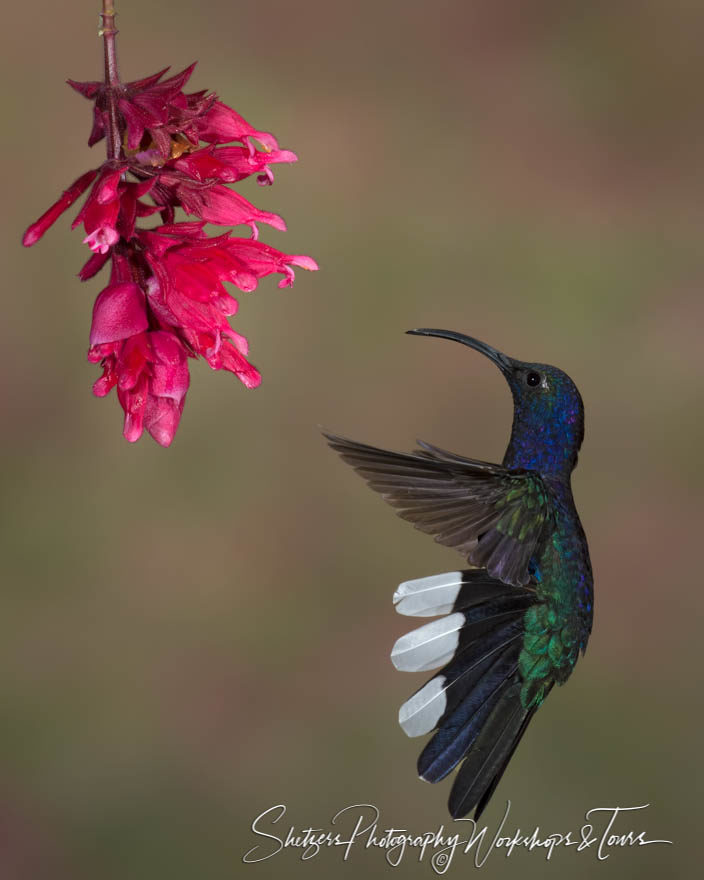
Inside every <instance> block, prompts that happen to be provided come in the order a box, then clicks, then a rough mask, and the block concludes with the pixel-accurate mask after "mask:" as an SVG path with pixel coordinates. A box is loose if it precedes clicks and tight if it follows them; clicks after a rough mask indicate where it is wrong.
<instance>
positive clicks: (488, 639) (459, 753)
mask: <svg viewBox="0 0 704 880" xmlns="http://www.w3.org/2000/svg"><path fill="white" fill-rule="evenodd" d="M535 601H536V597H535V593H534V592H533V591H531V590H529V589H520V588H515V587H507V586H506V584H503V583H501V582H500V581H497V580H495V579H493V578H491V577H489V576H488V575H487V573H486V572H485V571H483V570H472V571H463V572H450V573H448V574H446V575H434V576H432V577H429V578H422V579H419V580H415V581H407V582H406V583H404V584H401V586H400V587H399V588H398V590H397V591H396V595H395V596H394V602H395V603H396V606H397V610H398V611H400V612H401V613H403V614H410V615H414V616H425V615H428V616H431V615H438V614H443V615H446V616H443V617H439V618H437V619H436V620H434V621H432V623H429V624H426V625H425V626H423V627H420V628H419V629H417V630H414V631H412V632H410V633H407V634H406V635H405V636H403V637H402V638H401V639H399V640H398V642H397V643H396V645H395V646H394V650H393V652H392V659H393V661H394V664H395V665H396V666H397V668H399V669H403V670H408V671H413V670H414V669H432V668H433V667H434V666H440V665H442V664H445V665H444V666H443V668H442V669H441V670H440V672H439V673H438V674H436V675H435V676H433V678H431V679H430V680H429V681H428V682H426V684H425V685H424V686H423V687H422V688H420V690H419V691H417V692H416V693H415V694H414V695H413V696H412V697H411V698H410V699H409V700H407V701H406V703H404V705H403V706H402V707H401V711H400V713H399V721H400V723H401V726H402V727H403V729H404V730H405V731H406V733H407V734H408V735H409V736H420V735H422V734H424V733H428V732H429V731H431V730H433V729H435V730H436V733H435V735H434V736H433V737H432V739H431V740H430V741H429V742H428V743H427V745H426V747H425V748H424V749H423V751H422V753H421V755H420V757H419V759H418V772H419V774H420V776H421V778H423V779H425V780H427V781H428V782H438V781H439V780H441V779H443V778H444V777H445V776H447V774H448V773H450V772H451V771H452V770H453V769H454V768H455V767H457V765H458V764H459V763H460V762H461V761H463V759H464V762H463V763H462V766H461V767H460V770H459V772H458V774H457V777H456V778H455V782H454V785H453V787H452V792H451V795H450V801H449V808H450V813H451V814H452V816H453V817H455V818H459V817H461V816H465V815H466V814H467V813H469V812H470V811H471V810H473V809H475V808H476V813H475V819H476V818H478V817H479V815H480V814H481V812H482V810H483V809H484V807H485V806H486V805H487V803H488V802H489V799H490V798H491V796H492V794H493V793H494V790H495V789H496V786H497V785H498V784H499V781H500V779H501V776H502V775H503V772H504V770H505V769H506V767H507V765H508V763H509V761H510V759H511V756H512V755H513V752H514V750H515V749H516V746H517V745H518V742H519V741H520V739H521V737H522V735H523V733H524V731H525V729H526V727H527V725H528V723H529V721H530V719H531V717H532V716H533V713H534V711H535V709H530V710H527V709H524V707H523V705H522V703H521V697H520V691H521V680H520V677H519V673H518V658H519V654H520V652H521V649H522V646H523V636H524V633H525V630H524V625H523V618H524V615H525V612H526V609H527V608H528V607H529V606H530V605H533V604H535ZM448 612H449V613H448Z"/></svg>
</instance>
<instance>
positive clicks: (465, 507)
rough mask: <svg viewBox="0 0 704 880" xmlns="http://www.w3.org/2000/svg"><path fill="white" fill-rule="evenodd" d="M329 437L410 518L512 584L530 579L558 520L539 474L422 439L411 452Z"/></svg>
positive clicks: (364, 475) (402, 513) (327, 435)
mask: <svg viewBox="0 0 704 880" xmlns="http://www.w3.org/2000/svg"><path fill="white" fill-rule="evenodd" d="M325 436H326V438H327V440H328V442H329V444H330V446H331V447H332V448H333V449H334V450H335V451H336V452H338V453H339V454H340V456H341V457H342V459H343V460H344V461H346V462H347V463H348V464H349V465H351V466H352V467H353V468H354V469H355V470H356V471H357V473H358V474H360V476H362V477H364V479H365V480H366V481H367V483H368V484H369V486H370V487H371V488H372V489H374V490H375V491H376V492H379V493H380V494H381V496H382V497H383V498H384V500H385V501H387V502H388V503H389V504H391V505H392V506H393V507H395V508H396V512H397V513H398V514H399V516H401V517H403V519H405V520H408V521H409V522H411V523H413V525H414V526H415V527H416V528H418V529H420V530H421V531H424V532H426V533H428V534H430V535H433V537H434V538H435V540H436V541H438V542H439V543H440V544H444V545H445V546H448V547H453V548H455V549H456V550H458V551H459V552H460V553H462V555H463V556H464V557H465V558H466V559H467V561H468V562H470V563H471V564H472V565H476V566H478V567H481V568H486V570H487V572H488V573H489V575H491V576H492V577H495V578H498V579H499V580H500V581H503V582H504V583H506V584H512V585H514V586H522V585H524V584H527V583H528V582H529V581H530V572H529V570H528V568H529V563H530V559H531V557H532V556H535V555H537V552H538V551H539V549H540V546H541V543H542V541H543V540H544V537H545V534H546V531H547V529H546V527H547V526H548V525H549V520H550V518H551V516H552V513H551V508H552V506H551V504H550V498H549V490H548V488H547V487H546V485H545V483H544V482H543V480H542V478H541V477H540V475H539V474H538V473H536V472H535V471H529V470H510V469H508V468H505V467H503V466H502V465H497V464H491V463H489V462H485V461H476V460H474V459H469V458H463V457H462V456H460V455H455V454H454V453H452V452H446V451H445V450H442V449H439V448H438V447H435V446H431V445H430V444H429V443H424V442H422V441H419V446H420V447H421V448H420V449H419V450H417V451H416V452H415V453H410V454H408V453H398V452H388V451H386V450H384V449H378V448H376V447H374V446H367V445H366V444H363V443H356V442H355V441H353V440H347V439H346V438H344V437H339V436H336V435H333V434H325Z"/></svg>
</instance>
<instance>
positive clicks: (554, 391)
mask: <svg viewBox="0 0 704 880" xmlns="http://www.w3.org/2000/svg"><path fill="white" fill-rule="evenodd" d="M408 333H409V334H411V335H416V336H433V337H440V338H442V339H449V340H453V341H455V342H460V343H462V344H463V345H466V346H469V348H472V349H474V350H476V351H478V352H480V353H481V354H483V355H484V356H485V357H487V358H489V360H490V361H491V362H492V363H494V364H495V365H496V366H497V367H498V368H499V370H500V371H501V373H502V374H503V376H504V378H505V379H506V381H507V382H508V385H509V388H510V389H511V394H512V395H513V426H512V429H511V439H510V441H509V444H508V447H507V449H506V453H505V455H504V457H503V461H502V463H501V464H500V465H499V464H491V463H489V462H486V461H478V460H476V459H473V458H465V457H464V456H461V455H457V454H455V453H453V452H447V451H445V450H443V449H440V448H439V447H437V446H433V445H431V444H430V443H425V442H423V441H420V440H419V441H417V444H418V448H417V449H416V450H415V451H414V452H412V453H409V454H405V453H397V452H388V451H386V450H384V449H378V448H376V447H374V446H367V445H365V444H362V443H356V442H355V441H353V440H347V439H345V438H344V437H340V436H336V435H333V434H327V433H325V437H326V439H327V440H328V443H329V444H330V446H331V447H332V449H334V450H335V451H336V452H338V453H339V454H340V456H341V457H342V459H343V460H344V461H345V462H347V463H348V464H350V465H351V466H352V467H353V468H354V469H355V470H356V471H357V473H358V474H360V475H361V476H362V477H363V478H364V479H365V480H366V481H367V483H368V484H369V486H370V487H371V488H372V489H374V490H375V491H376V492H379V493H380V494H381V496H382V497H383V498H384V500H385V501H387V502H388V503H389V504H391V505H392V506H393V507H395V508H396V512H397V513H398V514H399V516H401V517H403V519H405V520H408V521H409V522H411V523H413V525H414V526H415V527H416V528H417V529H420V530H421V531H423V532H426V533H428V534H430V535H433V537H434V538H435V540H436V541H438V542H439V543H441V544H444V545H446V546H448V547H454V548H455V549H456V550H458V551H459V552H460V553H461V554H462V555H463V556H464V558H465V559H466V561H467V562H468V563H469V565H470V566H471V568H468V569H464V570H461V571H453V572H448V573H445V574H436V575H431V576H430V577H423V578H419V579H415V580H408V581H405V582H404V583H402V584H401V585H400V586H399V587H398V589H397V590H396V592H395V593H394V597H393V602H394V605H395V607H396V611H398V612H399V613H400V614H404V615H410V616H412V617H435V618H436V619H435V620H433V621H431V622H430V623H426V624H425V625H424V626H421V627H419V628H418V629H414V630H412V631H411V632H409V633H407V634H406V635H404V636H402V637H401V638H400V639H399V640H398V641H397V642H396V644H395V645H394V647H393V650H392V652H391V660H392V662H393V664H394V666H395V667H396V668H397V669H399V670H401V671H406V672H420V671H426V670H432V669H439V671H438V672H436V673H435V675H433V677H432V678H431V679H430V680H429V681H427V682H426V683H425V684H424V685H423V687H421V688H420V689H419V690H417V691H416V692H415V693H414V694H413V695H412V696H411V697H410V698H409V699H408V700H407V701H406V702H405V703H404V704H403V705H402V706H401V709H400V711H399V723H400V725H401V727H402V729H403V730H404V732H405V733H406V734H407V735H408V736H411V737H415V736H423V735H424V734H427V733H430V732H431V731H435V733H434V735H433V736H432V738H431V739H430V740H429V741H428V742H427V744H426V745H425V748H424V749H423V751H422V752H421V754H420V757H419V758H418V773H419V775H420V777H421V779H423V780H426V781H428V782H439V781H440V780H441V779H444V778H445V777H446V776H447V775H448V774H450V773H451V772H452V771H453V770H455V768H457V767H458V765H460V766H459V770H458V772H457V774H456V775H455V778H454V782H453V785H452V789H451V792H450V797H449V802H448V808H449V811H450V814H451V815H452V817H453V818H455V819H457V818H461V817H463V816H466V815H467V814H468V813H470V812H471V811H472V810H474V811H475V812H474V819H475V821H476V820H478V819H479V817H480V816H481V814H482V812H483V810H484V809H485V807H486V805H487V804H488V802H489V800H490V798H491V796H492V795H493V793H494V791H495V789H496V787H497V785H498V784H499V781H500V780H501V777H502V775H503V773H504V771H505V770H506V767H507V766H508V763H509V761H510V760H511V757H512V756H513V753H514V751H515V749H516V747H517V745H518V743H519V742H520V739H521V737H522V736H523V733H524V732H525V730H526V728H527V726H528V724H529V723H530V720H531V719H532V717H533V715H534V714H535V713H536V711H537V710H538V708H539V707H540V706H541V705H542V703H543V701H544V700H545V698H546V697H547V695H548V694H549V693H550V691H551V690H552V688H553V686H554V685H556V684H557V685H561V684H564V683H565V682H566V681H567V679H568V678H569V676H570V674H571V672H572V670H573V669H574V666H575V664H576V662H577V659H578V658H579V655H580V653H582V654H583V653H584V651H585V649H586V645H587V640H588V639H589V634H590V633H591V628H592V616H593V577H592V569H591V563H590V560H589V549H588V546H587V540H586V537H585V534H584V530H583V528H582V525H581V523H580V520H579V516H578V514H577V510H576V508H575V504H574V500H573V497H572V489H571V485H570V476H571V473H572V471H573V470H574V468H575V466H576V464H577V456H578V453H579V449H580V446H581V445H582V440H583V438H584V406H583V404H582V398H581V396H580V394H579V391H578V390H577V387H576V386H575V384H574V382H573V381H572V380H571V379H570V378H569V376H567V374H566V373H564V372H563V371H562V370H559V369H558V368H557V367H552V366H549V365H548V364H541V363H532V362H525V361H519V360H516V359H515V358H512V357H508V356H507V355H505V354H502V353H501V352H500V351H498V350H497V349H495V348H493V347H492V346H490V345H487V344H486V343H485V342H481V341H480V340H479V339H474V338H473V337H471V336H465V335H464V334H462V333H455V332H454V331H451V330H433V329H425V328H424V329H418V330H409V331H408Z"/></svg>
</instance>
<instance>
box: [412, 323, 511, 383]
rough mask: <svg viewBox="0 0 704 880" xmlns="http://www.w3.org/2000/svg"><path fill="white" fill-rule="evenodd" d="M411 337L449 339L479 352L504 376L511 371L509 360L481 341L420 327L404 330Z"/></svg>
mask: <svg viewBox="0 0 704 880" xmlns="http://www.w3.org/2000/svg"><path fill="white" fill-rule="evenodd" d="M406 333H408V334H409V335H411V336H438V337H440V339H451V340H452V341H453V342H461V343H462V345H468V346H469V347H470V348H473V349H475V350H476V351H479V352H481V353H482V354H483V355H485V356H486V357H488V358H489V360H490V361H493V362H494V363H495V364H496V366H497V367H498V368H499V369H500V370H501V372H502V373H504V374H505V375H506V374H508V373H509V372H510V371H512V370H513V364H512V362H511V358H509V357H507V356H506V355H505V354H503V353H502V352H500V351H497V349H495V348H492V347H491V346H490V345H487V344H486V342H482V341H481V339H475V338H474V337H473V336H465V335H464V333H455V331H454V330H428V329H427V328H425V327H422V328H420V329H418V330H406Z"/></svg>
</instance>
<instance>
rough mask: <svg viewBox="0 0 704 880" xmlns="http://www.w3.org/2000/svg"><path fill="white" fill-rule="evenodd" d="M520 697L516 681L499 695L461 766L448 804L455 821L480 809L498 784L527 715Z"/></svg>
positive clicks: (527, 712) (518, 683) (521, 731)
mask: <svg viewBox="0 0 704 880" xmlns="http://www.w3.org/2000/svg"><path fill="white" fill-rule="evenodd" d="M520 694H521V683H520V681H518V680H516V681H514V682H513V683H512V684H511V686H510V687H508V688H507V689H506V690H505V691H504V692H503V693H502V695H501V698H500V700H499V701H498V703H497V704H496V706H495V707H494V709H493V711H492V712H491V714H490V715H489V717H488V719H487V721H486V724H485V725H484V727H483V728H482V731H481V733H480V734H479V736H478V737H477V739H476V741H475V743H474V746H473V748H472V749H471V750H470V751H469V753H468V755H467V757H466V758H465V760H464V763H463V764H462V766H461V767H460V769H459V772H458V774H457V776H456V778H455V782H454V784H453V786H452V791H451V792H450V800H449V802H448V806H449V808H450V814H451V815H452V817H453V818H454V819H459V818H460V817H461V816H466V815H467V813H469V812H470V811H471V810H473V809H474V807H476V806H477V805H478V804H479V803H480V802H481V803H482V809H483V808H484V807H485V806H486V804H487V803H488V800H489V796H490V795H491V794H492V793H493V788H495V787H496V785H498V778H497V777H500V775H501V774H502V773H503V771H504V769H505V767H506V764H507V763H508V760H509V758H510V757H511V755H512V754H513V750H514V749H515V747H516V744H517V742H518V740H519V739H520V736H521V734H522V733H523V730H524V729H525V724H526V723H527V718H528V715H529V714H530V710H529V709H524V708H523V706H522V704H521V696H520ZM490 790H491V791H490ZM485 795H488V796H487V797H485Z"/></svg>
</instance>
